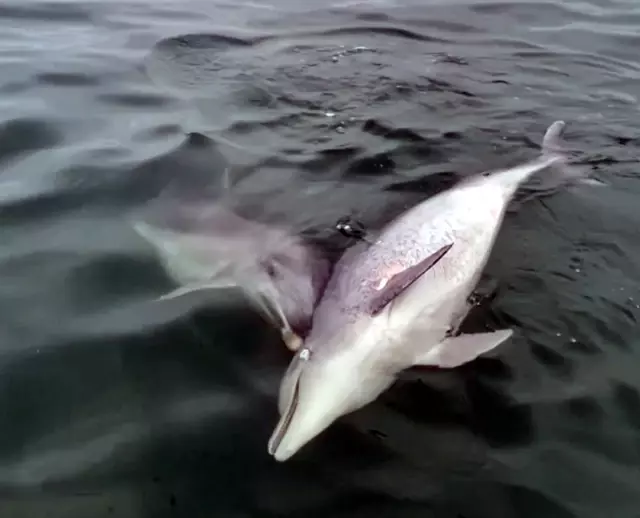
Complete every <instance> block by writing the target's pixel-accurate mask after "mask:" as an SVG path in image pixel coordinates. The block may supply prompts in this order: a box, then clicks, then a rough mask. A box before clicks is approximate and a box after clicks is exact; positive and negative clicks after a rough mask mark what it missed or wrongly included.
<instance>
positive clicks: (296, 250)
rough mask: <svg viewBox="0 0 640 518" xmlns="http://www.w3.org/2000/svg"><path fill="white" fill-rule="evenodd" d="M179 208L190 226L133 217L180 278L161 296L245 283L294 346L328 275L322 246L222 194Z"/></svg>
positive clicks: (247, 291) (287, 342)
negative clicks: (231, 204) (253, 216)
mask: <svg viewBox="0 0 640 518" xmlns="http://www.w3.org/2000/svg"><path fill="white" fill-rule="evenodd" d="M172 216H173V218H174V219H180V218H182V219H183V220H185V221H184V222H183V224H182V227H184V228H176V227H177V226H176V225H175V224H169V225H165V224H163V225H162V226H160V225H157V224H153V223H150V222H148V221H145V220H143V219H136V220H135V221H133V222H132V226H133V229H134V230H135V231H136V232H137V233H138V234H139V235H140V236H141V237H143V238H144V239H145V240H146V241H147V242H148V243H149V244H150V245H151V246H152V247H153V248H154V250H155V252H156V253H157V255H158V257H159V259H160V260H161V261H162V263H163V266H164V268H165V271H166V272H167V273H168V275H169V276H170V277H171V278H172V280H173V281H174V282H175V283H176V284H178V287H177V288H176V289H174V290H172V291H170V292H169V293H166V294H164V295H162V296H160V297H159V298H158V300H162V301H164V300H169V299H173V298H176V297H182V296H185V295H188V294H190V293H193V292H195V291H203V290H217V289H223V288H232V289H240V291H241V292H242V293H243V294H244V295H245V296H246V297H247V298H248V300H249V301H250V303H252V304H253V306H254V308H256V309H257V310H258V311H260V313H261V314H262V315H263V316H264V317H265V318H266V319H267V321H268V322H270V323H271V324H273V325H275V326H276V327H278V328H279V330H280V333H281V335H282V338H283V341H284V343H285V345H286V346H287V348H288V349H290V350H291V351H295V350H296V349H297V348H298V347H299V345H300V344H301V342H302V337H303V336H304V335H305V333H306V332H307V331H308V329H309V327H310V325H311V316H312V313H313V309H314V307H315V304H316V302H317V300H318V299H319V296H320V292H321V290H322V288H323V287H324V284H325V282H326V280H327V279H328V268H329V265H328V262H327V260H326V259H325V258H324V257H323V256H322V255H321V254H320V253H319V251H318V250H317V249H316V248H314V247H312V246H311V245H309V244H307V243H305V242H304V241H303V240H302V239H301V238H299V237H298V236H296V235H294V234H293V233H291V232H289V231H287V230H286V229H284V228H282V227H279V226H275V225H266V224H262V223H259V222H257V221H250V220H247V219H245V218H243V217H241V216H239V215H237V214H236V213H235V212H233V211H232V210H230V209H227V208H225V207H223V206H222V204H221V203H216V202H215V201H206V202H200V203H199V204H197V203H194V202H193V201H192V202H190V203H189V204H188V206H185V207H183V208H182V209H181V210H179V211H177V213H176V212H175V211H174V213H173V214H172Z"/></svg>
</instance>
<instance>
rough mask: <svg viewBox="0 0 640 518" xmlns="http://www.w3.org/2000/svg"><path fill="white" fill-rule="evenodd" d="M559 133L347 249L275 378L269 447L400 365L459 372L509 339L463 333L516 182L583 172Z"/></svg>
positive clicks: (283, 454)
mask: <svg viewBox="0 0 640 518" xmlns="http://www.w3.org/2000/svg"><path fill="white" fill-rule="evenodd" d="M563 128H564V123H563V122H561V121H557V122H555V123H553V124H552V125H551V126H550V127H549V128H548V129H547V132H546V134H545V136H544V139H543V144H542V154H541V156H540V157H539V158H537V159H534V160H532V161H530V162H527V163H525V164H522V165H520V166H516V167H513V168H510V169H506V170H501V171H495V172H493V173H485V174H482V175H478V176H474V177H472V178H469V179H466V180H463V181H462V182H460V183H459V184H458V185H457V186H454V187H453V188H451V189H448V190H446V191H444V192H441V193H439V194H437V195H435V196H433V197H431V198H428V199H427V200H426V201H424V202H422V203H420V204H418V205H416V206H415V207H413V208H412V209H410V210H408V211H407V212H405V213H404V214H401V215H400V216H399V217H398V218H396V219H395V220H394V221H392V222H391V224H389V225H387V226H386V227H385V228H384V229H383V230H382V231H381V232H380V233H379V235H377V236H376V238H373V237H370V238H369V239H368V242H365V241H362V240H360V241H359V242H358V243H357V244H356V245H354V246H353V247H351V248H349V249H347V251H346V252H345V253H344V255H343V256H342V258H341V259H340V260H339V261H338V263H337V264H336V265H335V267H334V269H333V272H332V275H331V278H330V279H329V281H328V284H327V287H326V289H325V290H324V292H323V295H322V297H321V299H320V301H319V302H318V304H317V306H316V308H315V311H314V314H313V320H312V326H311V330H310V332H309V333H308V335H307V336H306V338H305V339H304V343H303V344H302V346H301V347H300V348H299V350H298V352H297V354H296V355H295V357H294V358H293V360H292V361H291V364H290V366H289V368H288V370H287V372H286V373H285V375H284V378H283V380H282V383H281V386H280V394H279V400H278V409H279V412H280V420H279V422H278V424H277V425H276V427H275V429H274V431H273V433H272V436H271V438H270V440H269V443H268V451H269V453H270V454H271V455H273V456H274V457H275V459H276V460H278V461H285V460H287V459H289V458H290V457H291V456H292V455H294V454H295V453H296V452H297V451H298V450H299V449H300V448H302V447H303V446H305V444H307V443H308V442H309V441H311V440H312V439H313V438H314V437H316V436H317V435H318V434H320V433H322V431H323V430H325V429H326V428H327V427H328V426H330V425H331V424H332V423H333V422H334V421H335V420H336V419H338V418H340V417H341V416H342V415H344V414H347V413H350V412H353V411H355V410H357V409H359V408H361V407H363V406H364V405H366V404H368V403H370V402H371V401H373V400H375V399H376V398H377V397H378V395H379V394H380V393H382V392H383V391H384V390H386V389H387V388H388V387H389V386H390V385H391V384H392V383H393V382H394V381H395V379H396V377H397V376H398V374H399V373H400V372H401V371H403V370H404V369H407V368H410V367H412V366H417V365H425V366H436V367H440V368H454V367H457V366H459V365H461V364H464V363H466V362H470V361H472V360H474V359H475V358H477V357H478V356H479V355H482V354H484V353H486V352H487V351H490V350H491V349H493V348H495V347H496V346H498V345H499V344H501V343H502V342H504V341H505V340H507V339H508V338H509V337H510V336H511V335H512V333H513V331H512V330H511V329H503V330H498V331H493V332H488V333H475V334H459V333H458V329H459V326H460V323H461V322H462V320H463V319H464V318H465V316H466V315H467V313H468V311H469V310H470V309H471V308H470V302H469V296H470V295H471V294H472V293H473V291H474V290H475V288H476V286H477V284H478V282H479V280H480V277H481V274H482V272H483V270H484V267H485V265H486V262H487V260H488V257H489V254H490V252H491V250H492V248H493V244H494V242H495V239H496V236H497V234H498V231H499V229H500V227H501V224H502V221H503V219H504V215H505V211H506V207H507V205H508V204H509V201H510V200H511V199H512V196H513V195H514V193H515V191H516V190H517V188H518V187H519V186H520V184H521V183H523V182H524V181H525V180H527V179H528V178H529V177H531V176H532V175H533V174H534V173H536V172H538V171H540V170H543V169H545V168H547V167H549V166H553V167H555V168H557V169H558V170H559V171H561V172H562V175H561V176H562V178H563V179H564V180H565V181H566V180H571V179H577V178H578V176H577V172H576V171H577V169H575V168H574V167H573V166H570V165H569V163H568V160H567V156H566V154H565V153H564V152H563V151H562V150H561V149H560V146H559V143H558V141H559V136H560V134H561V132H562V130H563ZM349 228H351V227H349Z"/></svg>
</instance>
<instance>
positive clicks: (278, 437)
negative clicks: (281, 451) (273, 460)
mask: <svg viewBox="0 0 640 518" xmlns="http://www.w3.org/2000/svg"><path fill="white" fill-rule="evenodd" d="M299 386H300V382H299V381H296V385H295V388H294V390H293V394H292V395H291V400H290V401H289V404H288V405H287V410H286V412H285V414H284V415H283V416H282V418H281V419H280V422H279V423H278V425H277V426H276V429H275V430H274V431H273V434H272V435H271V439H269V445H268V451H269V455H274V454H275V452H276V451H277V450H278V448H279V446H280V444H281V443H282V439H284V436H285V435H286V434H287V430H288V429H289V425H290V424H291V420H292V419H293V414H295V411H296V409H297V408H298V390H299Z"/></svg>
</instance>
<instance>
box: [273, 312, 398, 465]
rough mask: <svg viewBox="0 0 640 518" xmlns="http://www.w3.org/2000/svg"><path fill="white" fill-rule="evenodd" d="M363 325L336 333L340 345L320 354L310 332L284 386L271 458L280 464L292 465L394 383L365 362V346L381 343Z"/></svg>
mask: <svg viewBox="0 0 640 518" xmlns="http://www.w3.org/2000/svg"><path fill="white" fill-rule="evenodd" d="M361 324H362V325H356V326H354V328H352V329H351V330H350V331H352V332H347V333H336V334H335V335H334V337H335V339H336V340H338V339H339V340H341V342H340V343H338V342H336V341H332V343H329V344H327V343H323V344H318V345H319V346H318V347H317V348H316V347H314V346H313V343H314V340H313V338H314V337H313V330H312V332H311V335H310V337H311V338H312V339H311V340H309V337H308V338H307V340H306V341H305V343H304V344H303V345H302V346H301V348H300V349H299V350H298V352H297V354H296V355H295V356H294V358H293V359H292V360H291V363H290V364H289V368H288V369H287V371H286V373H285V375H284V377H283V379H282V382H281V385H280V393H279V399H278V410H279V412H280V420H279V422H278V424H277V425H276V427H275V429H274V431H273V433H272V435H271V438H270V439H269V444H268V451H269V454H271V455H273V457H274V458H275V459H276V460H277V461H280V462H283V461H286V460H287V459H289V458H290V457H291V456H293V455H294V454H295V453H296V452H298V450H300V449H301V448H302V447H303V446H305V445H306V444H307V443H308V442H309V441H311V440H312V439H314V438H315V437H316V436H318V435H319V434H321V433H322V432H323V431H324V430H326V429H327V428H328V427H329V426H330V425H331V424H332V423H333V422H334V421H336V420H337V419H338V418H340V417H341V416H344V415H346V414H348V413H351V412H353V411H355V410H358V409H359V408H361V407H363V406H365V405H366V404H368V403H370V402H371V401H373V400H374V399H375V398H376V397H377V396H378V395H379V394H380V393H381V392H383V391H384V390H385V389H386V388H387V387H388V386H389V385H390V384H391V383H392V382H393V379H394V375H393V374H392V373H390V372H385V371H382V370H380V369H379V368H377V365H378V362H376V361H375V359H371V358H367V357H366V353H365V357H363V355H362V352H363V351H365V350H366V349H368V347H367V344H365V343H364V342H365V341H367V340H380V335H379V334H377V333H372V332H367V329H365V327H364V325H366V322H361ZM355 331H360V333H356V332H355ZM347 338H348V339H347ZM346 343H348V344H349V345H350V346H345V344H346ZM334 344H335V345H334ZM361 346H363V347H361Z"/></svg>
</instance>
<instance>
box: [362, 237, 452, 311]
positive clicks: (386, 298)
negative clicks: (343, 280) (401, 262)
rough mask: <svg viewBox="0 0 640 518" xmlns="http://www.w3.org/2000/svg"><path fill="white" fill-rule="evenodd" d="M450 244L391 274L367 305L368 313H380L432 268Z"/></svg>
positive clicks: (449, 247) (448, 248)
mask: <svg viewBox="0 0 640 518" xmlns="http://www.w3.org/2000/svg"><path fill="white" fill-rule="evenodd" d="M452 246H453V243H450V244H448V245H445V246H443V247H442V248H440V249H438V250H437V251H435V252H434V253H433V254H431V255H430V256H428V257H426V258H424V259H423V260H422V261H420V262H419V263H418V264H415V265H413V266H410V267H409V268H405V269H404V270H402V271H401V272H399V273H396V274H395V275H394V276H392V277H391V278H390V279H389V280H388V281H387V282H386V283H385V285H384V286H382V288H380V291H379V293H378V294H376V296H374V298H373V300H372V301H371V304H370V306H369V313H370V314H371V315H372V316H375V315H377V314H378V313H380V312H381V311H382V310H383V309H384V308H385V307H386V306H387V304H389V302H391V301H392V300H393V299H395V298H396V297H398V295H400V294H401V293H402V292H403V291H405V290H406V289H407V288H408V287H409V286H411V284H413V283H414V281H415V280H416V279H418V278H419V277H420V276H421V275H423V274H424V273H426V272H427V271H429V270H430V269H431V268H433V267H434V266H435V265H436V263H437V262H438V261H439V260H440V259H442V258H443V257H444V255H445V254H446V253H447V252H448V251H449V250H450V249H451V247H452Z"/></svg>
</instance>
